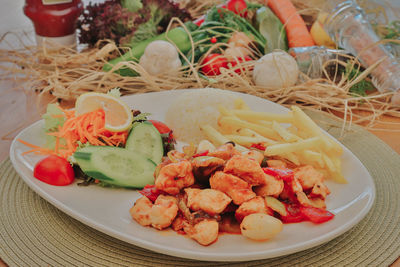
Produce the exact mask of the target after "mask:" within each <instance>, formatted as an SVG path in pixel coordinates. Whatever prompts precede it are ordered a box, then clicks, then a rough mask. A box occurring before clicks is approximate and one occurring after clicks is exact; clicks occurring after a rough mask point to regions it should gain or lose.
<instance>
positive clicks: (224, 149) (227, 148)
mask: <svg viewBox="0 0 400 267" xmlns="http://www.w3.org/2000/svg"><path fill="white" fill-rule="evenodd" d="M238 154H240V152H238V151H236V149H235V147H234V146H233V145H232V144H231V143H226V144H224V145H222V146H220V147H218V148H217V149H215V150H214V151H211V152H209V153H208V156H211V157H217V158H220V159H223V160H228V159H230V158H232V157H233V156H234V155H238Z"/></svg>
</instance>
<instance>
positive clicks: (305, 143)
mask: <svg viewBox="0 0 400 267" xmlns="http://www.w3.org/2000/svg"><path fill="white" fill-rule="evenodd" d="M321 143H322V140H321V137H319V136H316V137H312V138H308V139H304V140H301V141H298V142H295V143H286V144H276V145H272V146H268V147H267V149H265V151H264V155H266V156H274V155H282V154H287V153H291V152H297V151H301V150H305V149H310V148H313V147H318V146H320V145H321Z"/></svg>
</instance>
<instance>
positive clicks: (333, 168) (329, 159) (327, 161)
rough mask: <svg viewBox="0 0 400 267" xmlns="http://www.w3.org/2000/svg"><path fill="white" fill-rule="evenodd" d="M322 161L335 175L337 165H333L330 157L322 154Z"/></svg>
mask: <svg viewBox="0 0 400 267" xmlns="http://www.w3.org/2000/svg"><path fill="white" fill-rule="evenodd" d="M322 159H323V160H324V162H325V165H326V167H327V169H328V171H329V172H331V173H333V172H335V171H336V167H335V164H333V162H332V160H331V158H330V157H328V156H327V155H326V154H322Z"/></svg>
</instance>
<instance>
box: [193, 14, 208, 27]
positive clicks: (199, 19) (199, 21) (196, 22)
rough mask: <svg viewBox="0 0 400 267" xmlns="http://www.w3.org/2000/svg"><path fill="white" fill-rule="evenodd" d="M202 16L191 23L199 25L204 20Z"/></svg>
mask: <svg viewBox="0 0 400 267" xmlns="http://www.w3.org/2000/svg"><path fill="white" fill-rule="evenodd" d="M204 18H205V16H204V15H203V16H201V17H200V18H198V19H196V20H195V21H193V23H194V24H196V25H197V26H199V27H200V26H201V24H203V22H204Z"/></svg>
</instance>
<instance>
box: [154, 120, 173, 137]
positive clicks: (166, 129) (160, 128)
mask: <svg viewBox="0 0 400 267" xmlns="http://www.w3.org/2000/svg"><path fill="white" fill-rule="evenodd" d="M149 122H151V123H152V124H153V125H154V127H156V129H157V130H158V131H159V132H160V134H165V133H169V132H171V129H170V128H169V127H168V126H167V125H166V124H165V123H163V122H161V121H156V120H149Z"/></svg>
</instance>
